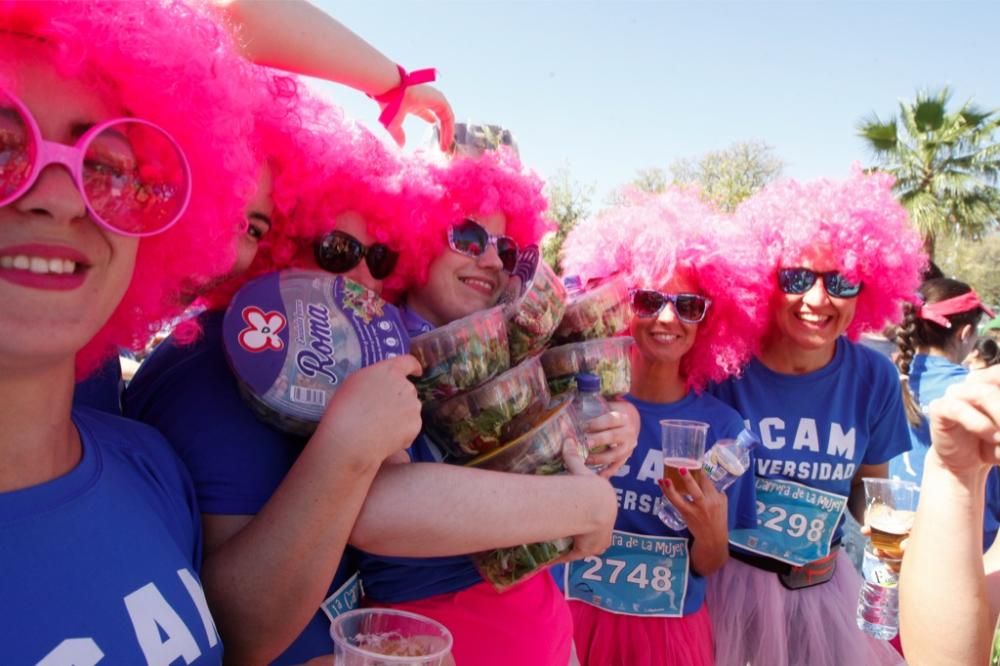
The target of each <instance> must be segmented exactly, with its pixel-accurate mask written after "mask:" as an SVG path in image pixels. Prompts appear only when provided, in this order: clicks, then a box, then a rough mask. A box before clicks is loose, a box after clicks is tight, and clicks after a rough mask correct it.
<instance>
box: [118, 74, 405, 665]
mask: <svg viewBox="0 0 1000 666" xmlns="http://www.w3.org/2000/svg"><path fill="white" fill-rule="evenodd" d="M257 74H258V79H260V80H258V81H257V82H256V83H257V85H258V88H259V92H260V93H262V94H261V95H260V96H261V97H262V99H260V100H257V102H258V104H259V107H258V108H257V113H256V119H255V121H256V125H255V133H254V138H255V142H254V144H255V147H256V148H257V154H258V158H259V159H260V163H261V170H262V172H263V176H264V177H263V178H262V179H261V183H260V184H261V187H259V188H258V190H257V192H256V196H255V197H253V198H252V199H251V200H250V202H249V204H248V208H247V220H246V223H245V224H246V225H247V227H248V230H253V229H255V228H257V230H258V231H261V232H266V235H264V234H260V236H262V237H261V238H260V241H259V247H257V246H258V243H257V242H255V240H256V239H254V238H253V237H252V236H249V235H247V236H246V239H245V240H244V241H243V243H242V246H243V247H242V248H241V252H240V254H241V260H240V261H238V262H237V263H236V265H235V266H234V267H233V269H232V270H231V271H230V273H229V275H228V278H227V279H226V280H225V281H224V282H223V283H222V284H219V285H218V286H216V287H215V288H214V289H213V290H212V291H211V292H210V293H208V294H207V295H206V298H205V301H206V303H207V304H208V305H209V309H208V311H206V312H205V313H203V314H201V315H200V316H199V317H198V318H197V319H196V320H195V321H194V322H192V323H191V324H188V325H183V326H182V327H181V328H180V329H179V330H178V331H177V332H175V334H174V335H172V336H171V337H170V338H168V339H167V340H166V341H165V342H164V343H163V344H162V345H160V346H159V347H158V348H157V349H156V351H155V352H154V353H153V354H152V355H151V356H150V358H148V359H147V360H146V361H145V362H144V363H143V365H142V367H141V368H140V370H139V372H138V373H137V375H136V377H135V378H134V379H133V381H132V382H131V384H130V385H129V388H128V391H127V393H126V400H125V407H126V413H127V414H128V415H129V416H131V417H134V418H137V419H139V420H141V421H144V422H146V423H149V424H151V425H153V426H155V427H156V428H158V429H159V430H161V431H162V432H163V433H164V434H165V435H166V436H167V437H168V439H169V440H170V441H171V443H172V444H173V445H174V447H175V449H176V450H177V452H178V454H179V455H180V457H181V459H182V460H183V461H184V462H185V464H186V465H187V467H188V469H189V470H190V472H191V475H192V477H193V478H194V483H195V489H196V491H197V495H198V502H199V505H200V508H201V511H202V519H203V525H204V535H205V563H204V568H203V571H204V580H205V590H206V594H207V598H208V600H209V602H210V604H211V605H212V608H213V609H214V610H215V612H216V618H217V622H218V627H219V631H220V634H221V635H222V637H223V638H224V640H225V641H226V645H227V648H226V653H227V657H228V658H231V659H233V660H234V662H236V663H265V662H266V663H279V664H286V663H287V664H294V663H302V662H303V661H306V660H308V659H310V658H313V657H316V656H318V655H322V654H326V653H329V652H331V650H332V644H331V642H330V638H329V620H328V618H327V617H326V615H325V614H324V613H323V612H322V611H321V606H322V605H323V601H324V599H326V598H328V597H329V596H331V595H332V594H334V593H335V592H336V591H337V590H338V589H340V588H341V586H343V585H344V584H345V582H347V580H348V579H349V578H350V576H351V575H352V574H353V573H354V569H353V563H352V562H353V561H352V558H351V556H350V554H348V555H347V556H345V555H344V546H345V544H346V542H347V539H348V537H349V535H350V533H351V529H352V527H353V525H354V522H355V519H356V518H357V515H358V512H359V511H360V508H361V505H362V503H363V501H364V499H365V496H366V494H367V492H368V490H369V486H370V485H371V483H372V480H373V478H374V476H375V474H376V472H377V471H378V469H379V466H380V465H381V464H382V462H383V461H384V460H385V459H386V458H387V457H389V456H390V455H391V454H392V453H394V452H395V451H398V450H400V449H403V448H404V447H405V446H407V445H408V444H409V442H410V441H412V439H413V437H415V436H416V434H417V432H418V431H419V427H420V403H419V401H418V400H417V397H416V391H415V388H414V387H413V384H412V383H411V382H410V381H409V380H408V379H407V375H408V374H410V373H419V371H420V366H419V364H418V363H417V361H416V360H415V359H414V358H413V357H412V356H408V355H402V356H399V357H396V358H393V359H390V360H387V361H383V362H382V363H378V364H375V365H372V366H370V367H367V368H363V369H361V370H359V371H358V372H357V373H355V374H353V375H352V376H351V377H349V378H348V379H347V380H346V381H345V382H344V383H343V385H342V386H341V387H340V388H339V389H338V391H337V393H336V395H335V396H334V397H333V398H332V399H331V401H330V403H329V405H328V407H327V409H326V411H325V413H324V416H323V419H322V421H321V423H320V424H319V427H318V429H317V430H316V432H315V434H314V435H312V436H311V437H302V436H296V435H292V434H288V433H285V432H283V431H280V430H278V429H277V428H274V427H272V426H269V425H267V424H265V423H263V422H261V421H259V420H258V419H257V417H256V416H255V414H254V411H253V410H252V409H251V407H250V406H249V405H248V404H247V403H246V402H245V400H244V398H243V397H242V395H241V394H240V391H239V389H238V385H237V382H236V379H235V377H234V375H233V373H232V371H231V369H230V367H229V365H228V363H227V361H226V355H225V351H224V349H223V336H222V324H223V313H224V308H225V306H226V305H228V303H229V300H230V299H231V298H232V295H233V294H234V293H235V292H236V291H237V290H238V289H239V288H240V287H241V286H243V285H244V284H246V282H247V281H249V280H250V279H252V278H254V277H257V276H260V275H263V274H265V273H268V272H271V271H274V270H279V269H284V268H305V269H311V270H324V269H327V270H329V271H331V272H336V273H339V274H343V275H345V276H346V277H348V278H351V279H353V280H355V281H357V282H360V283H362V284H364V285H365V286H367V287H368V288H369V289H372V290H374V291H376V292H377V291H380V290H381V283H382V279H384V278H385V277H387V275H389V274H391V271H392V269H393V262H394V261H395V259H396V257H397V251H398V235H399V232H400V231H401V229H402V228H405V226H406V225H407V222H408V219H409V217H408V216H409V215H410V213H409V211H411V210H416V209H418V208H419V207H418V206H417V205H416V201H417V199H415V198H414V196H412V193H413V192H418V190H416V189H415V188H404V187H402V177H401V169H402V162H401V161H400V159H399V157H398V155H397V154H396V153H395V152H393V151H392V150H390V149H389V148H388V147H386V146H383V145H382V143H381V142H380V141H379V140H378V139H376V138H375V137H374V136H372V135H371V134H370V133H368V132H367V131H366V130H364V129H363V128H361V127H359V126H357V125H354V124H353V123H350V122H349V121H347V120H345V119H344V118H343V117H342V115H341V114H340V112H339V110H337V109H335V108H333V107H328V106H326V105H323V104H320V103H319V102H317V101H315V100H313V99H311V98H310V97H308V96H307V95H305V94H304V93H303V92H302V91H301V89H300V87H299V84H298V83H297V82H296V81H294V80H293V79H290V78H287V77H275V76H273V75H272V74H270V73H266V72H257ZM319 128H322V129H319ZM258 225H259V226H258ZM355 244H356V245H359V246H360V247H362V248H365V249H366V250H367V253H366V254H365V255H363V256H366V257H374V256H375V253H374V252H373V251H372V250H373V249H374V248H376V247H378V248H380V256H382V257H383V260H382V261H380V262H379V263H375V262H373V261H372V260H371V259H369V260H367V261H365V260H362V255H357V254H355V255H353V257H354V259H355V261H353V263H352V262H350V261H347V259H350V256H348V255H345V254H344V250H345V248H349V247H350V246H352V245H355ZM191 329H195V334H194V335H192V331H191Z"/></svg>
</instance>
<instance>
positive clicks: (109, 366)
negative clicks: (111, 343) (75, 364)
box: [73, 356, 124, 416]
mask: <svg viewBox="0 0 1000 666" xmlns="http://www.w3.org/2000/svg"><path fill="white" fill-rule="evenodd" d="M123 388H124V384H123V382H122V364H121V361H119V360H118V357H117V356H115V357H114V358H112V359H108V362H107V363H105V364H104V365H102V366H101V367H100V368H98V369H97V370H95V371H94V374H92V375H90V376H89V377H87V378H86V379H84V380H83V381H81V382H77V384H76V388H75V389H74V391H73V405H75V406H77V407H92V408H93V409H99V410H101V411H102V412H107V413H108V414H115V415H116V416H121V413H122V403H121V396H122V389H123Z"/></svg>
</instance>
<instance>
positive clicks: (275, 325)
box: [222, 271, 409, 435]
mask: <svg viewBox="0 0 1000 666" xmlns="http://www.w3.org/2000/svg"><path fill="white" fill-rule="evenodd" d="M222 331H223V345H224V348H225V350H226V355H227V358H228V360H229V365H230V367H231V368H232V370H233V374H234V375H235V376H236V380H237V384H238V385H239V388H240V392H241V393H242V394H243V396H244V398H246V400H247V401H248V403H249V404H250V406H251V408H252V409H253V410H254V413H255V414H257V416H258V417H259V418H260V419H262V420H263V421H265V422H267V423H270V424H272V425H274V426H276V427H278V428H280V429H282V430H285V431H287V432H291V433H294V434H298V435H309V434H311V433H312V432H313V431H314V430H315V429H316V424H317V423H318V422H319V420H320V418H322V416H323V412H325V411H326V406H327V403H328V402H329V400H330V397H331V396H332V395H333V394H334V393H335V392H336V391H337V389H338V388H339V386H340V384H341V383H342V382H343V380H344V379H345V378H346V377H347V376H348V375H350V374H351V373H353V372H355V371H356V370H358V369H359V368H361V367H364V366H367V365H371V364H373V363H376V362H378V361H382V360H384V359H387V358H392V357H393V356H398V355H399V354H405V353H407V351H408V349H409V338H408V336H407V335H406V329H405V327H404V326H403V323H402V321H401V319H400V317H399V313H398V311H397V310H396V308H394V307H393V306H392V305H389V304H388V303H386V302H384V301H383V300H382V299H381V298H379V296H378V295H376V294H375V293H374V292H372V291H369V290H368V289H366V288H365V287H364V286H362V285H360V284H358V283H357V282H353V281H351V280H348V279H346V278H344V277H341V276H336V275H332V274H330V273H325V272H320V271H282V272H280V273H270V274H268V275H265V276H262V277H260V278H257V279H256V280H252V281H250V282H248V283H247V284H246V285H244V287H243V288H242V289H240V291H239V292H237V294H236V295H235V296H234V297H233V300H232V302H231V303H230V305H229V308H228V309H227V310H226V314H225V317H224V319H223V325H222Z"/></svg>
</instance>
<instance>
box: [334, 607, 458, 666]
mask: <svg viewBox="0 0 1000 666" xmlns="http://www.w3.org/2000/svg"><path fill="white" fill-rule="evenodd" d="M330 637H331V638H332V639H333V654H334V658H335V663H336V664H337V666H402V665H404V664H405V665H406V666H445V665H446V664H452V663H453V661H452V659H451V645H452V638H451V632H450V631H448V630H447V629H446V628H445V627H444V625H442V624H441V623H439V622H436V621H434V620H432V619H430V618H428V617H424V616H423V615H417V614H416V613H408V612H406V611H398V610H391V609H388V608H360V609H357V610H352V611H348V612H346V613H344V614H342V615H338V616H337V617H336V618H334V620H333V622H332V623H331V625H330Z"/></svg>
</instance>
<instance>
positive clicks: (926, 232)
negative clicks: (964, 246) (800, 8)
mask: <svg viewBox="0 0 1000 666" xmlns="http://www.w3.org/2000/svg"><path fill="white" fill-rule="evenodd" d="M950 101H951V91H950V90H949V89H948V88H944V89H942V90H940V91H938V92H919V93H917V98H916V100H912V101H901V102H900V103H899V117H898V118H895V117H893V118H890V119H889V120H888V121H885V122H883V121H882V120H880V119H879V118H878V116H877V115H875V114H872V115H871V116H870V117H869V118H866V119H864V120H862V121H861V122H860V123H859V125H858V133H859V135H860V136H861V137H862V138H863V139H864V140H865V142H866V143H867V145H868V147H869V148H870V149H871V151H872V152H873V153H874V155H875V158H876V160H877V165H876V167H875V168H876V169H880V170H882V171H885V172H888V173H891V174H892V175H893V176H895V177H896V186H895V190H896V193H897V195H898V196H899V200H900V203H902V204H903V206H904V207H905V208H906V209H907V211H909V213H910V218H911V219H912V220H913V222H914V224H915V225H916V227H917V229H919V230H920V233H921V234H923V236H924V245H925V247H926V248H927V252H928V253H929V254H930V255H931V257H933V255H934V243H935V239H936V237H937V236H940V235H944V236H949V235H960V236H966V237H972V238H976V237H979V236H980V235H981V234H982V233H983V232H984V231H987V230H989V229H991V228H994V227H995V226H996V224H997V218H998V216H1000V192H998V190H997V187H996V185H997V179H998V176H1000V144H997V143H994V142H993V133H994V131H995V130H996V129H997V127H998V126H1000V115H998V113H997V111H995V110H994V111H983V110H981V109H979V108H977V107H975V106H974V105H973V104H972V102H971V101H968V102H966V103H965V104H963V105H962V107H961V108H960V109H958V110H957V111H949V109H948V104H949V102H950Z"/></svg>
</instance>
